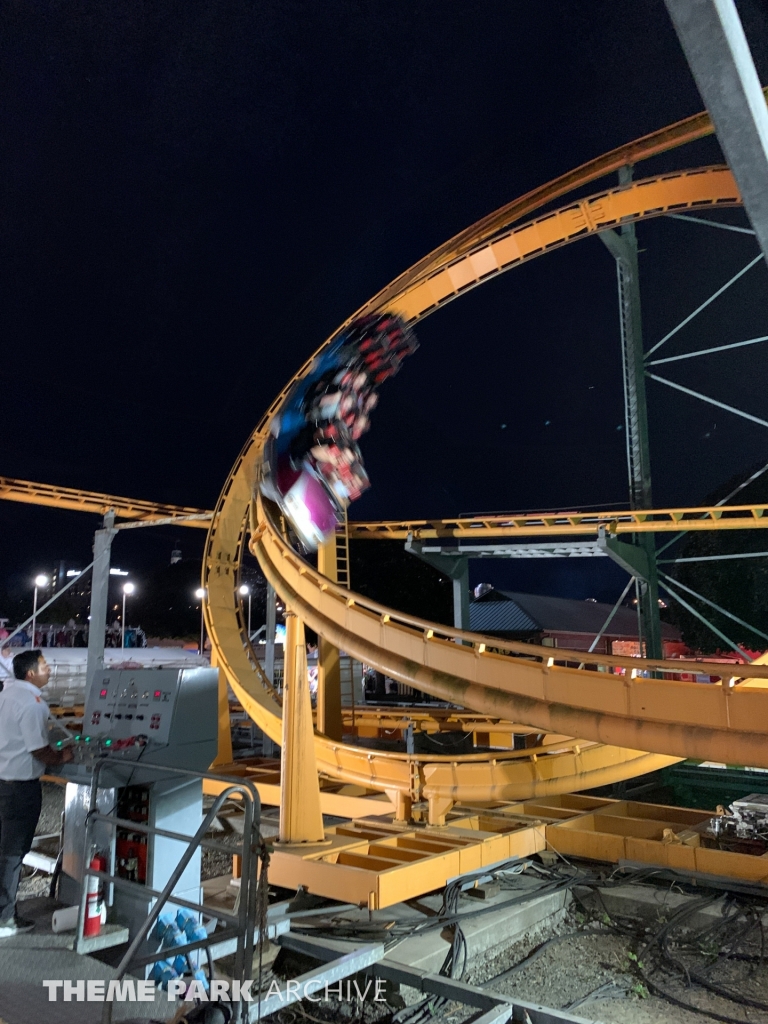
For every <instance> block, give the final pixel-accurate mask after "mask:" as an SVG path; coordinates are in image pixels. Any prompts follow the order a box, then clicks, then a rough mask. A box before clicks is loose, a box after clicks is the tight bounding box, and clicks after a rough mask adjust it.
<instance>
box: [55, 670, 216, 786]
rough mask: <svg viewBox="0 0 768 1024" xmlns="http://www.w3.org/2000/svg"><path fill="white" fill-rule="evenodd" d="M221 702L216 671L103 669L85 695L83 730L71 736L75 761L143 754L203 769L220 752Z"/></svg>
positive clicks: (158, 760)
mask: <svg viewBox="0 0 768 1024" xmlns="http://www.w3.org/2000/svg"><path fill="white" fill-rule="evenodd" d="M217 700H218V670H216V669H209V668H192V669H170V668H168V669H164V668H148V669H103V670H101V671H99V672H97V673H96V674H95V676H94V680H93V684H92V686H91V688H90V690H89V692H88V693H87V695H86V700H85V710H84V714H83V725H82V729H81V730H80V732H77V733H75V734H74V735H73V740H74V745H73V753H74V765H76V766H80V767H83V766H87V765H88V764H89V762H92V761H94V760H96V759H97V758H100V757H105V756H109V757H114V758H115V760H123V761H136V760H139V759H140V758H142V757H143V758H144V759H145V760H148V761H153V762H155V763H158V764H165V765H169V766H170V765H172V766H174V767H178V768H191V769H194V770H204V769H206V768H207V767H208V766H209V765H210V764H211V762H212V761H213V759H214V758H215V756H216V749H217V741H218V735H217V730H218V715H217ZM52 739H53V737H52ZM61 745H63V744H62V742H61V741H59V740H56V741H54V742H53V746H61ZM65 769H66V766H65ZM63 774H71V771H70V772H67V771H66V770H65V771H64V772H63Z"/></svg>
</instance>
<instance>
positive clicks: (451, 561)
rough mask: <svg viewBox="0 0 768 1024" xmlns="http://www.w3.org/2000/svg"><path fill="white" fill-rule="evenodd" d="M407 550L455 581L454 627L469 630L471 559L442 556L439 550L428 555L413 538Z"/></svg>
mask: <svg viewBox="0 0 768 1024" xmlns="http://www.w3.org/2000/svg"><path fill="white" fill-rule="evenodd" d="M405 550H406V551H407V552H408V554H410V555H416V557H417V558H420V559H421V560H422V562H426V563H427V565H431V566H432V568H433V569H437V571H438V572H441V573H443V574H444V575H446V576H448V577H449V578H450V579H451V580H452V581H453V625H454V628H456V629H463V630H468V629H469V558H470V556H469V555H468V554H453V553H452V554H442V553H441V552H440V551H439V550H438V551H435V552H434V553H427V552H426V551H425V550H424V545H423V544H422V543H421V542H420V541H415V540H413V538H412V537H411V536H409V537H408V540H407V541H406V542H405Z"/></svg>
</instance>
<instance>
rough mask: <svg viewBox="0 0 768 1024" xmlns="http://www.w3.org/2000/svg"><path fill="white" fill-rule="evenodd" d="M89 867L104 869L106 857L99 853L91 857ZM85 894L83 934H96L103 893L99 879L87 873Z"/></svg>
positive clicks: (99, 928)
mask: <svg viewBox="0 0 768 1024" xmlns="http://www.w3.org/2000/svg"><path fill="white" fill-rule="evenodd" d="M89 866H90V868H91V869H92V870H93V871H106V870H107V859H106V857H103V856H102V855H101V854H100V853H96V854H94V855H93V857H92V858H91V863H90V865H89ZM87 886H88V887H87V890H86V896H85V922H84V924H83V935H84V936H85V935H87V936H91V935H98V934H99V932H100V931H101V917H102V913H101V910H102V903H103V899H104V897H103V894H102V886H101V879H100V878H96V876H95V875H88V883H87Z"/></svg>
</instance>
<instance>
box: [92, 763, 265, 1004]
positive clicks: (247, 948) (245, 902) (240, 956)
mask: <svg viewBox="0 0 768 1024" xmlns="http://www.w3.org/2000/svg"><path fill="white" fill-rule="evenodd" d="M138 763H140V764H141V767H142V769H149V770H150V771H152V770H154V771H156V772H158V773H161V774H163V775H168V774H171V775H178V776H181V777H185V778H198V779H212V780H214V781H218V782H224V783H227V786H226V788H225V789H223V790H222V791H221V793H219V794H217V796H216V797H215V798H214V801H213V804H212V805H211V807H210V809H209V811H208V813H207V814H206V815H205V817H204V819H203V821H202V823H201V824H200V827H199V828H198V829H197V831H196V832H195V834H194V835H193V836H188V835H184V834H181V833H177V832H169V831H168V830H166V829H156V828H154V827H153V826H151V825H143V823H140V822H128V821H125V820H124V819H121V818H115V817H111V816H109V815H105V814H101V813H100V812H99V811H98V810H97V796H98V789H99V779H100V778H101V775H102V772H103V770H104V769H105V768H106V767H109V768H110V769H116V768H125V769H130V770H131V771H135V769H136V766H137V764H138ZM233 794H239V795H240V796H241V797H242V802H243V811H244V815H245V820H244V822H243V841H242V845H241V846H240V850H239V852H240V856H241V857H242V876H241V890H240V900H239V903H238V907H237V914H236V915H232V914H226V913H222V912H220V911H218V910H215V911H212V910H211V908H207V907H206V905H205V904H204V903H193V902H191V901H189V900H186V899H183V898H181V897H176V896H174V894H173V890H174V888H175V886H176V885H177V883H178V881H179V879H180V878H181V876H182V875H183V873H184V871H185V870H186V868H187V865H188V864H189V862H190V861H191V859H192V857H193V855H194V854H195V852H196V851H197V850H198V849H199V848H200V847H201V846H202V845H203V842H204V837H205V834H206V833H207V831H208V830H209V828H210V827H211V825H212V824H213V821H214V819H215V817H216V815H217V814H218V813H219V811H220V810H221V807H222V806H223V805H224V803H225V802H226V801H227V800H228V799H229V798H230V796H232V795H233ZM257 806H258V792H257V790H256V787H255V786H254V785H253V784H252V783H251V782H249V781H248V780H244V779H236V778H232V777H231V776H224V775H217V774H216V773H214V772H200V771H194V770H191V769H187V768H175V767H171V766H167V765H159V764H153V763H152V762H149V761H141V762H136V761H130V762H128V761H118V760H116V759H114V758H109V757H103V758H100V759H99V760H97V761H96V763H95V765H94V768H93V776H92V778H91V792H90V803H89V809H88V814H87V815H86V819H85V851H86V863H85V867H84V872H83V882H82V889H81V894H80V908H79V914H78V923H77V945H78V946H79V945H80V943H81V940H82V938H83V927H84V924H85V912H86V905H87V898H88V886H87V878H88V877H91V876H92V877H96V878H100V879H102V880H104V881H108V882H109V883H110V884H111V885H113V886H116V887H118V888H122V889H131V890H133V891H140V892H142V893H143V894H144V895H145V896H147V897H149V898H154V900H155V902H154V905H153V906H152V909H151V910H150V912H149V914H148V916H147V919H146V921H145V922H144V923H143V924H142V926H141V928H140V929H139V931H138V932H137V934H136V935H135V936H134V938H133V940H132V941H131V943H130V945H129V946H128V949H127V950H126V952H125V954H124V955H123V958H122V960H121V961H120V963H119V964H118V967H117V973H116V975H115V979H114V980H116V981H118V980H120V979H121V978H122V977H123V975H124V974H125V973H126V972H127V970H128V968H129V967H130V966H131V964H134V963H135V964H136V965H137V966H144V965H146V964H147V963H152V962H154V960H153V958H148V957H137V956H136V953H137V950H138V949H139V947H140V946H141V944H142V942H144V941H145V939H146V938H147V936H148V935H149V933H150V931H151V930H152V927H153V926H154V924H155V922H156V921H157V919H158V917H159V916H160V913H161V911H162V909H163V907H164V906H165V904H166V903H168V902H169V901H170V902H172V903H175V904H178V905H179V906H183V907H186V908H187V909H190V910H195V911H199V912H201V913H203V912H205V911H208V912H209V913H211V912H212V913H214V914H215V916H216V917H217V918H221V919H222V920H224V921H226V922H227V924H229V925H230V928H225V929H224V933H223V934H222V935H221V936H217V940H218V938H231V937H233V936H234V937H236V939H237V945H236V952H235V969H234V972H233V973H234V977H235V979H236V980H238V981H240V982H245V981H246V980H247V979H246V977H245V975H246V968H247V967H250V965H251V963H252V961H253V944H254V943H253V940H254V930H255V927H256V884H255V881H256V879H255V865H254V864H253V859H254V854H255V850H254V841H253V826H254V808H255V807H257ZM97 821H101V822H105V823H106V824H108V825H111V826H112V827H113V828H122V827H126V826H129V827H130V828H132V829H135V830H136V831H142V832H146V833H147V834H150V835H153V834H154V835H163V836H167V837H169V838H173V839H175V840H177V841H179V842H186V843H187V844H188V845H187V849H186V850H185V852H184V853H183V854H182V856H181V859H180V860H179V863H178V864H177V865H176V867H175V868H174V870H173V872H172V873H171V876H170V878H169V879H168V881H167V883H166V885H165V887H164V888H163V890H162V892H157V890H155V889H149V888H147V886H145V885H142V884H141V883H138V882H131V881H129V880H128V879H123V878H118V877H117V876H116V875H114V874H113V873H112V872H104V871H98V870H96V869H94V868H91V867H90V860H89V858H88V852H89V851H90V839H91V831H92V826H93V824H94V823H95V822H97ZM227 849H228V851H232V852H235V853H236V852H238V848H237V847H236V846H235V847H228V848H227ZM205 945H207V943H206V941H204V940H198V941H195V942H190V943H187V944H186V945H184V946H179V947H174V955H176V954H180V953H185V952H192V951H193V950H196V949H200V948H203V947H204V946H205ZM154 959H157V958H154ZM111 1021H112V1003H111V1002H107V1001H105V1003H104V1007H103V1010H102V1024H111Z"/></svg>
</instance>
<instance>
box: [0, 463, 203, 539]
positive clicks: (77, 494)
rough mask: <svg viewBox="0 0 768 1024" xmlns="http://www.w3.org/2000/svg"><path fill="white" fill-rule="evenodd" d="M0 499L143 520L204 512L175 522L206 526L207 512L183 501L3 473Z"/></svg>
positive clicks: (0, 480)
mask: <svg viewBox="0 0 768 1024" xmlns="http://www.w3.org/2000/svg"><path fill="white" fill-rule="evenodd" d="M0 499H2V500H4V501H19V502H22V503H23V504H25V505H43V506H47V507H49V508H64V509H69V510H71V511H74V512H95V513H96V514H97V515H102V516H103V515H104V514H105V513H106V512H109V511H110V510H112V511H114V512H115V513H116V514H117V516H118V518H120V519H135V520H144V521H146V522H151V521H153V520H155V519H170V518H180V517H185V516H206V517H207V518H206V519H192V520H188V521H187V522H186V523H181V524H179V525H182V526H196V527H198V528H199V527H202V528H203V529H204V530H207V529H208V527H209V526H210V516H211V513H210V512H209V511H207V510H206V509H203V508H187V507H186V506H183V505H166V504H163V503H161V502H157V501H142V500H134V499H133V498H121V497H118V496H117V495H114V494H100V493H98V492H97V491H81V490H78V489H77V488H75V487H56V486H55V485H52V484H37V483H33V482H32V481H31V480H14V479H12V478H11V477H7V476H2V477H0Z"/></svg>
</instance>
